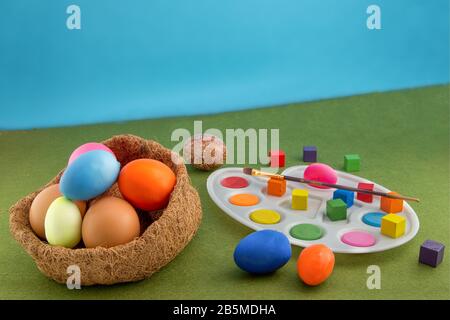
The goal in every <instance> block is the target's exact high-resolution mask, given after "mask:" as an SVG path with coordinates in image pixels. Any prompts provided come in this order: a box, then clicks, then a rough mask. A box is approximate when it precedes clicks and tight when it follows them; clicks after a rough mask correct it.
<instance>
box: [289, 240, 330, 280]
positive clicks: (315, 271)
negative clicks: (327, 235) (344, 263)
mask: <svg viewBox="0 0 450 320" xmlns="http://www.w3.org/2000/svg"><path fill="white" fill-rule="evenodd" d="M333 268H334V254H333V251H331V249H330V248H328V247H327V246H326V245H323V244H315V245H312V246H310V247H308V248H305V249H303V250H302V252H301V253H300V256H299V257H298V260H297V272H298V276H299V277H300V279H302V281H303V282H304V283H306V284H307V285H310V286H317V285H319V284H321V283H322V282H324V281H325V280H327V278H328V277H329V276H330V274H331V273H332V272H333Z"/></svg>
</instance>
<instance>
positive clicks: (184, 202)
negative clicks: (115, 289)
mask: <svg viewBox="0 0 450 320" xmlns="http://www.w3.org/2000/svg"><path fill="white" fill-rule="evenodd" d="M103 143H104V144H105V145H106V146H108V147H109V148H110V149H111V150H112V151H113V152H114V153H115V155H116V157H117V160H118V161H119V162H120V163H121V165H122V167H123V166H124V165H125V164H127V163H128V162H130V161H132V160H135V159H141V158H150V159H155V160H159V161H162V162H164V163H165V164H166V165H168V166H169V167H170V168H171V169H172V170H173V172H174V173H175V175H176V177H177V183H176V185H175V188H174V190H173V191H172V194H171V197H170V201H169V204H168V205H167V207H166V208H165V209H164V210H161V211H159V212H144V211H138V214H139V216H140V220H141V235H140V237H139V238H136V239H135V240H133V241H131V242H129V243H126V244H123V245H119V246H115V247H112V248H103V247H97V248H89V249H87V248H75V249H67V248H64V247H56V246H51V245H49V244H48V243H47V242H45V241H42V240H40V239H39V238H38V237H37V236H36V235H35V234H34V232H33V231H32V229H31V226H30V223H29V218H28V212H29V210H30V206H31V203H32V201H33V199H34V198H35V197H36V195H37V194H38V193H39V192H40V191H41V190H42V189H44V188H45V187H47V186H49V185H52V184H55V183H59V180H60V178H61V175H62V172H63V171H61V172H60V173H59V174H58V175H57V176H56V177H55V178H54V179H52V180H51V181H50V182H49V183H48V184H47V185H46V186H44V187H42V188H41V189H40V190H37V191H35V192H33V193H31V194H29V195H28V196H26V197H25V198H23V199H21V200H20V201H18V202H17V203H16V204H15V205H13V206H12V207H11V208H10V219H9V223H10V231H11V234H12V235H13V237H14V238H15V239H16V240H17V241H18V242H19V243H20V245H21V246H22V247H23V248H24V249H25V250H26V251H27V252H28V254H30V255H31V257H32V258H33V259H34V261H35V263H36V265H37V267H38V268H39V270H40V271H41V272H42V273H44V274H45V275H46V276H48V277H50V278H52V279H54V280H55V281H57V282H60V283H66V281H67V277H68V273H67V267H69V266H71V265H78V266H79V267H80V270H81V284H82V285H94V284H114V283H119V282H128V281H137V280H141V279H144V278H147V277H149V276H151V275H152V274H153V273H154V272H156V271H158V270H159V269H160V268H162V267H163V266H165V265H166V264H167V263H169V262H170V261H171V260H172V259H174V258H175V257H176V256H177V255H178V254H179V253H180V252H181V251H182V250H183V249H184V247H185V246H186V245H187V244H188V243H189V241H190V240H191V239H192V237H193V236H194V234H195V233H196V231H197V229H198V227H199V225H200V222H201V218H202V209H201V203H200V198H199V195H198V193H197V191H196V190H195V189H194V187H193V186H192V185H191V182H190V179H189V176H188V174H187V171H186V167H185V165H184V164H183V162H182V161H180V163H179V164H175V163H173V162H172V159H171V154H172V152H171V151H170V150H169V149H166V148H164V147H163V146H162V145H160V144H158V143H156V142H154V141H151V140H145V139H142V138H139V137H136V136H132V135H119V136H114V137H112V138H111V139H108V140H106V141H103ZM106 194H109V195H113V196H117V197H121V195H120V192H119V190H118V188H117V184H115V185H113V186H112V187H111V188H110V190H108V191H107V192H106ZM101 196H103V195H101ZM101 196H100V197H101ZM92 201H95V199H94V200H92Z"/></svg>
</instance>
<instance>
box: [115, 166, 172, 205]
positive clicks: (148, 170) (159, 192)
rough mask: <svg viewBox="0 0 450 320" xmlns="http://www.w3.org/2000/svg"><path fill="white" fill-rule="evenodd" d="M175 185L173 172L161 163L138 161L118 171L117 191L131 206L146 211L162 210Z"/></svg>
mask: <svg viewBox="0 0 450 320" xmlns="http://www.w3.org/2000/svg"><path fill="white" fill-rule="evenodd" d="M175 183H176V177H175V174H174V173H173V171H172V170H171V169H170V168H169V167H168V166H167V165H165V164H164V163H162V162H161V161H157V160H153V159H138V160H134V161H131V162H129V163H128V164H127V165H125V167H123V169H122V170H121V171H120V175H119V189H120V192H121V193H122V195H123V196H124V198H125V199H126V200H127V201H129V202H130V203H131V204H132V205H133V206H135V207H137V208H139V209H142V210H147V211H153V210H159V209H162V208H164V207H165V206H166V205H167V203H168V202H169V198H170V194H171V193H172V190H173V188H174V186H175Z"/></svg>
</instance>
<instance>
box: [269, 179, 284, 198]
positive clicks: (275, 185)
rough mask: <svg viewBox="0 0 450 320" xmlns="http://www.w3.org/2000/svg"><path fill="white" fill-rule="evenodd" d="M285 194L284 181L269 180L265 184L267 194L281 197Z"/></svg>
mask: <svg viewBox="0 0 450 320" xmlns="http://www.w3.org/2000/svg"><path fill="white" fill-rule="evenodd" d="M285 192H286V180H284V179H275V178H270V179H269V181H268V182H267V193H268V194H270V195H271V196H277V197H281V196H282V195H283V194H284V193H285Z"/></svg>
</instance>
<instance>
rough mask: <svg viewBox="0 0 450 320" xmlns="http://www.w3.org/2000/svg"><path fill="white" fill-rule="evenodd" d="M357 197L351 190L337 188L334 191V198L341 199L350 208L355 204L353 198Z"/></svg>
mask: <svg viewBox="0 0 450 320" xmlns="http://www.w3.org/2000/svg"><path fill="white" fill-rule="evenodd" d="M354 198H355V193H354V192H353V191H349V190H340V189H337V190H336V191H334V192H333V199H341V200H342V201H344V202H345V204H346V205H347V208H350V207H351V206H352V205H353V199H354Z"/></svg>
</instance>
